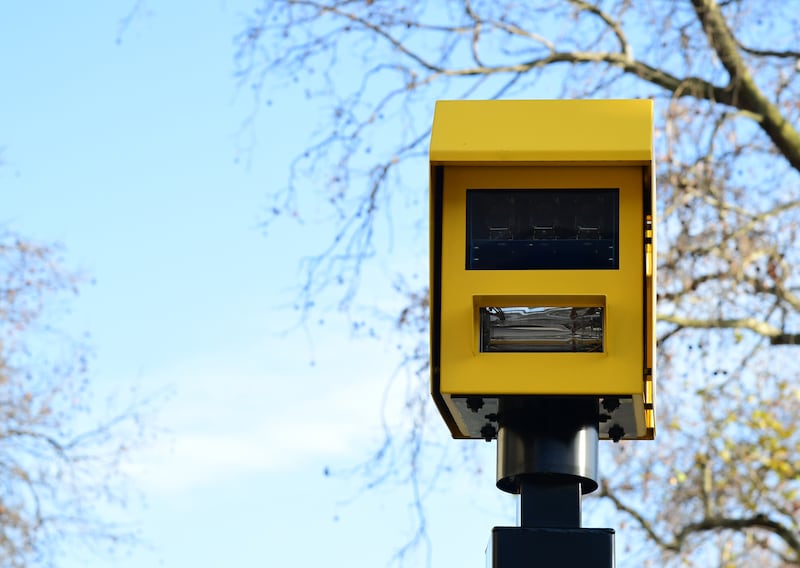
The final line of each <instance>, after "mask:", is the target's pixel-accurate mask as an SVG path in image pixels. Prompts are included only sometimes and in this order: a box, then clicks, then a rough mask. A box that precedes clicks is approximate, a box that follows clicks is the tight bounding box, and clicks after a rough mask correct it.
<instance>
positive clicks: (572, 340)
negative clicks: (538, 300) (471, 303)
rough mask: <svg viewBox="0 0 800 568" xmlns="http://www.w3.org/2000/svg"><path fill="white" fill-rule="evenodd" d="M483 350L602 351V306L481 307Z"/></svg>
mask: <svg viewBox="0 0 800 568" xmlns="http://www.w3.org/2000/svg"><path fill="white" fill-rule="evenodd" d="M480 326H481V340H480V341H481V344H480V350H481V352H483V353H491V352H499V353H507V352H528V353H576V352H577V353H596V352H601V351H603V308H602V307H560V306H559V307H556V306H550V307H548V306H541V307H507V308H497V307H484V308H480Z"/></svg>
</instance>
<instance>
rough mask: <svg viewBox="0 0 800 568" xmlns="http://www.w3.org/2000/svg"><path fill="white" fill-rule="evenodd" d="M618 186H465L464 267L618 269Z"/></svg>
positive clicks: (490, 268) (472, 268)
mask: <svg viewBox="0 0 800 568" xmlns="http://www.w3.org/2000/svg"><path fill="white" fill-rule="evenodd" d="M618 268H619V190H618V189H471V190H467V269H468V270H531V269H534V270H536V269H554V270H558V269H577V270H581V269H618Z"/></svg>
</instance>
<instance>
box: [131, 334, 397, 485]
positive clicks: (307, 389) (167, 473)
mask: <svg viewBox="0 0 800 568" xmlns="http://www.w3.org/2000/svg"><path fill="white" fill-rule="evenodd" d="M337 343H338V345H331V346H329V349H328V351H327V352H326V353H324V354H320V353H318V354H317V355H319V356H320V357H319V358H320V359H321V361H320V363H319V364H318V365H316V366H314V367H310V366H309V365H308V363H306V362H305V361H307V359H303V358H302V357H297V356H296V353H297V348H296V347H295V346H292V345H291V344H290V343H289V342H287V341H281V342H276V341H275V340H274V338H273V339H271V340H270V342H269V347H270V351H269V353H270V354H269V355H266V356H265V353H266V351H265V350H264V348H263V345H261V346H254V347H251V348H250V349H248V351H249V352H248V353H244V352H242V350H241V349H237V350H234V351H235V352H234V351H228V352H225V351H222V352H219V353H210V354H205V355H203V356H202V357H197V358H193V359H191V360H188V361H183V362H180V363H178V364H176V365H174V366H173V367H172V368H170V369H164V370H162V371H159V373H158V374H157V375H158V377H151V378H150V379H149V380H153V381H156V382H162V379H163V381H166V380H168V379H169V378H172V379H173V380H174V381H175V382H176V385H177V386H176V390H177V395H176V397H175V400H174V401H173V402H172V404H170V405H169V407H168V408H167V409H165V412H164V415H165V418H166V420H165V421H166V422H167V424H166V426H167V428H168V430H169V431H170V432H171V433H170V434H168V435H166V436H165V437H164V439H163V440H162V441H161V443H160V444H159V445H157V446H154V447H152V448H150V449H149V450H148V451H146V452H145V453H143V454H142V455H141V459H139V460H138V461H137V462H136V463H134V464H131V465H130V466H129V468H128V472H129V473H130V474H131V475H132V476H133V477H134V478H135V479H137V480H138V482H139V484H140V485H141V486H142V487H143V488H144V489H145V490H147V491H148V492H150V493H152V492H158V493H164V492H175V491H188V490H191V489H194V488H198V487H208V486H211V485H216V484H218V483H223V482H226V481H231V480H235V479H237V478H242V477H245V476H251V475H262V474H270V473H275V472H287V471H293V470H296V469H299V468H308V467H318V468H319V469H320V471H321V470H322V468H323V467H324V466H325V465H326V464H327V463H329V462H330V461H332V460H335V459H339V458H345V457H348V456H353V458H354V459H359V458H361V457H363V455H364V450H365V448H366V447H368V446H369V444H370V443H375V444H377V443H378V442H379V439H380V436H381V431H380V413H381V403H382V397H383V392H384V389H385V388H386V381H387V378H388V377H389V376H390V375H391V373H392V372H393V371H394V367H395V366H396V364H395V363H394V362H393V361H392V359H393V358H392V357H387V356H386V355H385V354H383V353H374V351H375V349H374V347H375V344H374V343H372V344H365V343H359V342H355V343H353V342H350V341H348V340H347V338H344V340H343V341H338V342H337ZM336 347H338V349H336ZM281 348H283V349H281ZM292 359H294V360H295V361H296V360H300V361H303V362H302V363H300V364H297V363H296V362H293V361H292ZM244 362H248V363H247V364H244Z"/></svg>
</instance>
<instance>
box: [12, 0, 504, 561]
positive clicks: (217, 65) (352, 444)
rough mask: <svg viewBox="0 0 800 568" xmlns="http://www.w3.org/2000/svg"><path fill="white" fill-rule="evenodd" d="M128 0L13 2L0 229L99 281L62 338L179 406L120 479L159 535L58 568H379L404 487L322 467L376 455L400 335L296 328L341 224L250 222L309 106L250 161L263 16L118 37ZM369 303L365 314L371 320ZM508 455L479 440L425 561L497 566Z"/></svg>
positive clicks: (229, 11)
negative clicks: (246, 76) (317, 265)
mask: <svg viewBox="0 0 800 568" xmlns="http://www.w3.org/2000/svg"><path fill="white" fill-rule="evenodd" d="M133 5H134V0H116V1H112V2H107V1H100V0H93V1H86V2H79V3H69V4H67V3H63V2H57V1H55V0H43V1H42V2H13V3H12V2H6V3H3V4H2V5H0V72H2V77H3V79H2V80H3V85H4V86H3V89H2V94H0V101H1V102H2V104H0V147H3V148H4V151H3V155H2V157H3V164H2V166H1V167H0V222H2V223H3V224H5V225H6V226H8V227H10V228H13V229H15V230H17V231H20V232H21V233H23V234H25V235H28V236H30V237H32V238H35V239H38V240H43V241H60V242H62V243H63V244H64V245H65V247H66V259H67V262H68V264H69V265H71V266H73V267H76V268H78V269H80V270H81V271H84V272H85V273H86V274H87V275H89V276H90V277H91V278H92V279H93V280H94V281H95V282H94V284H92V285H88V286H85V287H84V288H83V290H82V293H81V295H80V296H79V298H78V299H77V300H76V301H75V302H74V303H73V304H72V306H71V308H72V309H71V313H70V315H69V318H68V319H67V320H66V321H65V322H64V325H65V326H66V327H67V328H68V329H69V330H72V331H74V332H75V333H76V334H77V333H81V332H82V331H88V332H89V333H90V335H91V340H90V341H91V344H92V346H93V348H94V352H95V357H94V359H93V361H92V368H91V374H92V377H93V381H94V384H95V387H96V388H97V389H98V391H99V392H112V391H120V392H125V391H126V390H127V389H128V388H129V387H131V386H136V387H138V388H139V389H140V390H141V391H142V392H160V391H161V390H163V389H169V390H171V391H172V392H173V393H174V394H173V396H172V397H171V398H170V399H169V401H168V402H167V403H165V404H164V406H163V408H162V411H161V413H160V416H159V425H160V426H161V427H163V428H164V429H165V431H166V432H167V433H166V434H165V435H163V436H161V437H160V438H159V440H158V441H157V442H156V444H154V445H153V446H151V447H149V448H147V449H145V450H144V451H142V452H140V453H138V454H136V455H135V456H134V459H133V461H132V462H131V463H129V464H128V465H127V466H126V470H127V471H128V473H129V474H130V476H131V480H132V483H133V484H134V486H135V487H136V488H137V489H138V490H140V491H141V492H142V493H143V494H144V496H145V499H144V503H143V504H141V505H140V504H138V501H134V502H133V504H132V505H131V507H130V509H129V511H128V512H127V513H126V515H128V516H129V518H130V519H131V520H133V521H135V522H136V523H138V524H139V526H140V527H141V531H142V535H143V539H144V542H145V543H146V546H144V547H141V548H139V549H136V550H134V551H133V552H132V554H131V556H130V557H127V558H122V559H114V560H113V561H112V560H110V559H109V558H108V557H105V556H102V555H100V556H97V557H93V556H83V555H81V556H76V557H74V558H73V557H70V556H66V557H64V558H63V559H62V561H60V565H61V566H64V567H73V566H96V567H100V566H109V565H114V566H131V567H132V566H163V567H165V568H182V567H189V566H191V567H193V568H203V567H212V566H214V567H218V566H224V565H229V566H320V565H331V564H332V565H347V566H351V567H354V568H360V567H373V566H382V565H385V564H386V563H387V561H388V560H389V559H390V558H391V555H392V552H393V551H394V550H395V549H396V547H397V546H399V545H401V544H402V543H403V541H404V538H406V536H407V535H408V532H409V531H410V530H411V528H412V527H413V511H412V510H411V509H410V508H409V507H408V499H409V491H408V488H407V487H404V486H398V485H394V484H391V483H390V484H387V485H386V486H384V487H381V488H380V489H378V490H373V491H371V492H367V493H366V494H363V495H361V496H360V497H357V496H358V495H359V494H360V493H361V488H362V486H363V483H364V479H363V478H359V477H347V476H332V477H326V476H324V475H323V471H324V469H325V468H326V467H328V466H331V467H333V469H334V470H335V471H340V470H346V469H348V468H350V467H353V466H355V465H357V464H358V463H360V462H361V461H362V460H363V459H365V458H366V457H368V456H369V454H370V451H371V450H373V449H374V448H375V447H377V445H378V444H379V443H380V441H381V435H382V434H381V400H382V397H383V394H384V389H385V384H386V381H387V379H388V377H390V376H391V375H392V374H393V373H395V372H396V369H397V365H398V362H399V361H398V355H397V353H396V351H395V350H394V348H393V345H394V342H393V341H392V340H391V339H392V338H389V337H386V336H384V337H383V338H382V339H378V340H365V339H357V338H353V337H352V335H351V334H350V331H349V329H350V321H349V317H348V315H347V314H340V313H337V312H336V311H335V310H330V311H328V312H325V313H323V315H322V316H315V317H324V319H325V325H323V326H319V325H315V324H314V325H310V326H309V327H308V328H301V329H295V330H294V331H289V332H286V330H287V329H288V328H291V327H293V323H294V319H295V318H296V312H295V311H294V310H292V308H291V305H292V302H293V301H294V300H295V298H296V294H297V285H298V282H299V281H300V279H301V276H302V273H301V271H300V269H299V262H300V260H301V258H302V257H303V256H304V255H306V254H310V253H313V252H316V251H318V250H319V245H320V239H324V238H325V237H326V235H328V234H330V233H329V231H330V227H327V226H326V225H325V224H324V223H322V224H319V223H306V224H300V223H296V222H291V221H283V222H280V223H278V224H277V225H275V226H274V227H273V228H272V229H271V230H270V232H269V234H268V235H266V236H265V235H264V233H263V231H262V230H261V229H260V228H259V223H260V222H261V221H262V220H263V219H264V216H265V215H264V212H265V210H266V208H267V207H268V203H269V201H268V199H267V194H268V193H269V191H271V190H274V189H275V188H277V187H279V186H280V184H281V183H283V182H284V181H285V179H286V177H287V175H288V164H289V161H290V160H291V158H292V157H293V156H294V155H295V154H296V153H297V152H299V151H301V150H302V149H303V147H304V145H305V144H307V143H308V141H309V140H310V139H311V138H310V137H311V134H312V132H313V131H314V129H315V127H316V126H317V119H318V114H317V112H316V110H317V109H315V106H314V104H315V102H314V101H313V100H305V99H303V98H302V97H299V96H298V93H299V91H298V92H292V91H291V90H290V89H288V90H282V91H280V92H278V93H275V94H274V96H273V97H272V98H273V105H272V106H271V107H265V108H263V109H261V110H260V112H259V116H258V121H257V123H256V131H255V132H256V133H257V143H256V145H255V146H254V147H253V149H252V153H251V154H250V155H249V159H247V160H242V159H240V158H241V156H240V155H239V154H238V153H237V148H239V147H240V145H241V144H240V143H241V141H242V138H241V133H240V132H241V131H240V127H241V123H242V121H243V119H244V118H245V117H246V116H247V115H248V113H249V112H250V111H251V110H252V106H251V104H252V101H251V99H250V97H249V94H248V93H247V92H246V91H244V92H242V91H239V90H238V88H237V85H236V82H235V80H234V78H233V70H234V66H233V51H234V45H233V37H234V35H235V34H236V33H237V32H238V31H239V29H240V28H241V27H242V25H243V17H244V14H245V13H246V11H247V9H248V8H249V7H250V6H249V5H248V4H246V3H244V2H242V3H234V2H226V1H223V0H219V1H214V2H204V3H195V2H192V3H189V2H176V3H155V2H150V3H147V4H146V7H147V8H148V10H146V11H144V12H143V13H141V14H139V16H138V17H137V18H136V19H135V20H134V22H133V23H132V25H131V26H130V27H129V28H128V29H127V30H126V31H125V33H124V34H123V35H122V41H121V43H117V39H118V32H119V28H120V21H121V20H122V18H124V16H125V15H126V14H127V13H128V12H129V11H130V9H131V8H132V7H133ZM299 88H300V87H298V89H299ZM422 175H423V176H424V172H422ZM423 179H424V178H423ZM421 238H423V239H424V235H423V236H422V237H421ZM401 253H402V251H400V253H398V254H397V255H396V257H395V259H398V258H399V259H400V260H399V262H401V263H403V262H410V261H409V258H408V257H409V255H404V254H401ZM411 256H413V255H411ZM392 262H397V260H393V261H392ZM416 262H417V265H416V266H415V267H413V269H416V270H419V265H422V266H424V263H425V259H417V260H416ZM397 268H398V267H397V266H393V269H397ZM399 268H401V269H402V264H401V265H400V267H399ZM385 269H386V265H385V264H381V262H380V261H377V262H376V263H375V265H374V267H373V269H372V270H373V273H367V274H366V276H365V279H366V282H367V284H369V283H370V278H374V277H375V276H374V275H375V274H380V273H382V272H385ZM409 270H412V268H411V267H409ZM370 290H371V288H370V286H369V285H368V286H367V287H366V292H364V294H362V296H361V300H360V301H363V302H365V303H367V304H370V305H373V306H379V307H380V306H381V301H380V299H379V298H380V294H381V290H380V289H379V287H375V288H374V290H375V292H374V295H372V296H371V295H370V294H371V292H370ZM391 309H392V306H391V305H389V306H386V310H387V311H389V312H390V311H391ZM313 323H314V322H312V324H313ZM312 362H313V364H312ZM393 412H394V411H393V410H392V407H391V405H390V409H389V420H399V419H401V418H400V415H399V414H397V413H395V414H393ZM440 426H441V428H442V430H444V426H443V425H440ZM451 443H452V444H453V445H454V450H453V451H454V453H457V452H458V451H459V449H460V447H459V442H451ZM493 452H494V446H493V445H489V444H479V448H478V454H477V456H478V458H477V459H480V460H482V461H483V462H484V463H485V464H486V467H485V469H486V470H487V472H488V473H487V474H486V475H485V476H484V477H483V478H482V479H477V480H476V479H475V478H474V477H472V476H470V475H462V476H458V475H456V476H451V477H448V478H447V479H446V480H444V481H443V482H442V483H441V484H440V485H439V486H438V487H437V491H436V493H435V494H434V495H432V496H431V497H430V509H429V523H430V527H429V528H430V533H431V538H432V540H433V542H434V556H433V565H434V566H454V565H473V566H480V565H482V564H483V550H484V547H485V544H486V541H487V539H488V537H489V532H490V529H491V527H492V526H494V525H499V524H508V523H509V522H513V504H512V502H511V501H510V500H509V498H508V497H506V496H504V495H502V494H501V493H500V492H498V491H497V490H495V489H494V488H493V483H492V475H493V468H494V454H493ZM354 497H357V498H355V499H354ZM509 516H511V517H512V518H509ZM332 559H335V560H333V561H332Z"/></svg>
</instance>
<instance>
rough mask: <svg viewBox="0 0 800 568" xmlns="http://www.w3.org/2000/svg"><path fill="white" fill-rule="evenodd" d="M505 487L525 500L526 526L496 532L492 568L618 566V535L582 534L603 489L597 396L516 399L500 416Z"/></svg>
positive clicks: (500, 474)
mask: <svg viewBox="0 0 800 568" xmlns="http://www.w3.org/2000/svg"><path fill="white" fill-rule="evenodd" d="M498 423H499V426H500V429H499V432H498V436H497V487H498V488H500V489H502V490H503V491H507V492H509V493H515V494H519V496H520V504H519V506H520V526H519V527H495V528H494V529H493V531H492V540H491V543H490V549H489V550H487V555H490V558H491V566H492V568H550V567H552V568H614V531H613V530H612V529H584V528H581V496H582V495H583V494H586V493H590V492H592V491H594V490H595V489H597V445H598V440H599V426H598V424H599V401H598V399H597V398H596V397H516V398H513V399H511V398H510V399H507V400H502V401H501V403H500V411H499V417H498Z"/></svg>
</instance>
